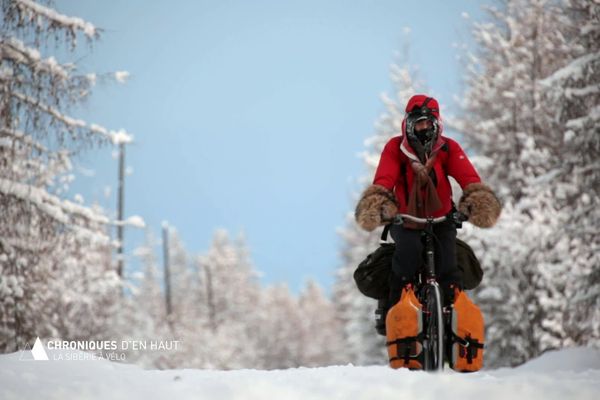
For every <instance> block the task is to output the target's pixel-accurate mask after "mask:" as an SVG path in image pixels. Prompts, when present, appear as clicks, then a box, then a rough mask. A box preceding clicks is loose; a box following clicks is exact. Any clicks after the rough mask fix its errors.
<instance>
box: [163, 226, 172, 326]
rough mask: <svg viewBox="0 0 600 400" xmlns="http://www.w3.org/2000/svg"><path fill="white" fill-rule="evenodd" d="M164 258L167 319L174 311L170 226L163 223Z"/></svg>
mask: <svg viewBox="0 0 600 400" xmlns="http://www.w3.org/2000/svg"><path fill="white" fill-rule="evenodd" d="M163 257H164V268H165V302H166V305H167V318H169V316H170V315H171V313H172V311H173V306H172V304H171V273H170V267H169V226H168V224H167V223H166V222H163Z"/></svg>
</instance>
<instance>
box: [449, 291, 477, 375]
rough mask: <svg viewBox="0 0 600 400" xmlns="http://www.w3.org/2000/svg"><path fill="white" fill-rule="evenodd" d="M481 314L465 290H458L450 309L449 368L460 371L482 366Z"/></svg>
mask: <svg viewBox="0 0 600 400" xmlns="http://www.w3.org/2000/svg"><path fill="white" fill-rule="evenodd" d="M483 341H484V322H483V314H482V313H481V310H480V309H479V307H477V305H475V303H473V302H472V301H471V299H469V297H468V296H467V294H466V293H465V292H462V291H461V292H458V293H457V296H456V299H455V300H454V307H453V310H452V346H451V351H450V360H449V361H450V368H452V369H454V370H456V371H460V372H473V371H479V370H480V369H481V368H482V367H483Z"/></svg>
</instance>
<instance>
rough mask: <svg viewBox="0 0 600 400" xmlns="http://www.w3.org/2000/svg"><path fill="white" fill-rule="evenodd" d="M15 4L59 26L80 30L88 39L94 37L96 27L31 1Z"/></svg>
mask: <svg viewBox="0 0 600 400" xmlns="http://www.w3.org/2000/svg"><path fill="white" fill-rule="evenodd" d="M17 2H18V3H19V5H20V6H22V7H24V8H26V9H29V10H30V11H31V12H33V13H34V14H37V15H42V16H44V17H45V18H47V19H49V20H50V21H54V22H55V23H57V24H59V25H61V26H67V27H70V28H71V29H73V30H75V29H78V30H81V31H83V33H85V34H86V36H88V37H89V38H93V37H94V36H95V35H96V27H94V25H93V24H91V23H89V22H87V21H84V20H83V19H81V18H77V17H68V16H66V15H63V14H60V13H58V12H56V11H55V10H53V9H51V8H48V7H45V6H43V5H41V4H38V3H36V2H34V1H31V0H17Z"/></svg>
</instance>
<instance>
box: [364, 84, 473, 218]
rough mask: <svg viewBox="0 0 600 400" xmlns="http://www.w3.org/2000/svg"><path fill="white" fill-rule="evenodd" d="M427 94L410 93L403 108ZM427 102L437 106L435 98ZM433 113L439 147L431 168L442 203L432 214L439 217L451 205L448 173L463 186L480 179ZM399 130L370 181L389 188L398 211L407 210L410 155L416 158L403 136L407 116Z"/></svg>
mask: <svg viewBox="0 0 600 400" xmlns="http://www.w3.org/2000/svg"><path fill="white" fill-rule="evenodd" d="M426 97H427V96H425V95H416V96H413V97H412V98H411V99H410V100H409V102H408V104H407V106H406V111H407V112H408V111H409V110H411V109H412V108H413V106H414V105H415V104H418V105H421V104H422V103H423V102H424V100H425V98H426ZM428 105H429V106H430V107H432V108H435V109H436V110H439V108H438V103H437V101H436V100H435V99H432V100H431V101H430V102H429V103H428ZM433 114H434V115H435V116H436V117H437V119H438V139H437V141H436V144H435V146H434V149H435V148H440V150H439V152H438V155H437V158H436V160H435V163H434V165H433V170H434V171H435V175H436V178H437V179H436V180H437V185H436V189H437V193H438V196H439V198H440V201H441V202H442V207H441V208H440V209H438V210H437V211H435V212H434V213H433V215H431V217H441V216H443V215H446V214H448V212H450V210H451V209H452V187H451V186H450V181H449V180H448V176H451V177H453V178H454V179H456V181H457V182H458V184H459V185H460V186H461V188H463V189H464V188H465V186H467V185H469V184H471V183H476V182H481V178H480V177H479V175H478V174H477V171H476V170H475V168H474V167H473V164H471V162H470V161H469V159H468V157H467V155H466V154H465V152H464V150H463V149H462V148H461V147H460V145H459V144H458V143H457V142H456V141H454V140H452V139H450V138H447V137H444V136H442V131H443V125H442V121H441V118H440V116H439V111H435V112H434V113H433ZM402 133H403V135H402V136H396V137H393V138H392V139H390V141H389V142H388V143H387V144H386V145H385V147H384V149H383V152H382V153H381V159H380V160H379V165H378V167H377V171H376V172H375V178H374V179H373V184H375V185H381V186H383V187H385V188H387V189H388V190H390V191H392V190H393V191H394V193H395V195H396V201H397V203H398V212H400V213H406V212H407V203H408V195H409V191H410V188H412V184H413V177H414V173H413V169H412V168H411V166H410V159H415V158H416V156H415V153H414V150H413V149H412V148H411V147H410V144H409V143H408V140H405V139H404V138H405V137H406V119H405V120H404V121H403V122H402Z"/></svg>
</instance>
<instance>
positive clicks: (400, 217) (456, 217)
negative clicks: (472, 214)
mask: <svg viewBox="0 0 600 400" xmlns="http://www.w3.org/2000/svg"><path fill="white" fill-rule="evenodd" d="M448 217H450V218H451V219H452V221H453V222H454V223H455V224H456V226H457V227H461V226H462V223H463V222H465V221H467V220H468V219H469V217H468V216H467V215H465V214H463V213H461V212H460V211H456V212H454V213H452V214H449V215H444V216H442V217H437V218H418V217H415V216H413V215H409V214H397V215H396V216H395V217H394V219H393V220H392V223H393V224H398V225H402V224H403V223H404V220H405V219H408V220H411V221H413V222H416V223H419V224H438V223H440V222H444V221H446V220H447V219H448Z"/></svg>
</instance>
